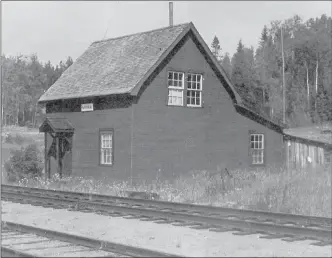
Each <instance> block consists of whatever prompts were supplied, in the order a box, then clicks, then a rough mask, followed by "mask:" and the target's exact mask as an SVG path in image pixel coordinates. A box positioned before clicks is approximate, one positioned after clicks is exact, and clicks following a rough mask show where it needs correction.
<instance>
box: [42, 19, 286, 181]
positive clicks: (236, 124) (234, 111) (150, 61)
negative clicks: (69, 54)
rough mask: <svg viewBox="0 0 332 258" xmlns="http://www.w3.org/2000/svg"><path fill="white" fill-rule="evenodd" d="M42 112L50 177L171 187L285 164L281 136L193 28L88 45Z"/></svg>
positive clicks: (46, 96)
mask: <svg viewBox="0 0 332 258" xmlns="http://www.w3.org/2000/svg"><path fill="white" fill-rule="evenodd" d="M39 103H41V104H45V105H46V116H47V119H46V120H45V121H44V123H43V124H42V126H41V127H40V131H42V132H45V147H46V148H45V159H46V161H47V162H45V164H46V171H48V172H49V171H51V172H52V173H53V172H59V173H62V174H63V175H75V176H87V175H88V176H94V177H98V178H100V177H104V176H106V177H113V178H119V179H121V178H122V179H128V178H130V177H132V178H133V179H154V178H155V177H156V175H157V174H159V175H161V177H162V178H168V179H171V178H174V177H175V176H177V175H179V174H183V173H188V172H190V171H192V170H216V168H217V167H218V166H221V167H227V168H228V169H234V168H252V167H253V168H256V167H262V166H267V165H278V166H279V165H281V164H282V163H283V161H284V158H285V151H284V143H283V140H284V139H283V137H284V136H283V133H282V130H283V128H282V127H281V126H280V125H277V124H276V123H273V122H271V121H269V120H268V119H267V118H265V117H263V116H261V115H259V114H257V113H255V112H253V111H252V110H250V109H248V108H247V107H245V106H244V105H243V102H242V100H241V97H240V96H239V94H238V93H237V92H236V90H235V89H234V87H233V86H232V84H231V82H230V80H229V78H227V76H226V74H225V72H224V70H223V69H222V67H221V66H220V64H219V62H218V61H217V60H216V58H215V57H214V56H213V55H212V53H211V51H210V50H209V48H208V46H207V44H206V43H205V42H204V40H203V39H202V37H201V36H200V35H199V33H198V32H197V30H196V28H195V27H194V25H193V24H192V23H187V24H181V25H176V26H169V27H165V28H161V29H157V30H153V31H148V32H144V33H137V34H133V35H128V36H124V37H119V38H113V39H107V40H102V41H97V42H94V43H93V44H91V46H90V47H89V48H88V49H87V50H86V51H85V52H84V53H83V54H82V55H81V56H80V57H79V58H78V59H77V60H76V61H75V62H74V64H73V65H72V66H70V67H69V69H68V70H66V71H65V72H64V73H63V75H62V76H61V77H60V78H59V79H58V80H57V81H56V83H54V85H52V86H51V87H50V88H49V90H48V91H47V92H45V94H44V95H42V97H41V98H40V100H39ZM59 157H60V159H59Z"/></svg>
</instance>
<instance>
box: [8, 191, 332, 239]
mask: <svg viewBox="0 0 332 258" xmlns="http://www.w3.org/2000/svg"><path fill="white" fill-rule="evenodd" d="M1 191H2V195H1V199H3V200H8V201H12V202H19V203H29V204H32V205H40V206H44V207H52V208H59V209H69V210H77V211H82V212H94V213H97V214H102V215H108V216H115V217H116V216H118V217H119V216H122V217H125V218H128V219H129V218H134V219H140V220H146V221H154V222H156V223H171V224H173V225H178V226H190V227H192V228H197V229H209V230H211V231H217V232H225V231H234V232H233V234H236V235H249V234H261V236H260V237H261V238H271V239H272V238H281V239H283V240H285V241H298V240H306V239H310V240H316V241H318V242H314V243H312V244H314V245H331V244H332V231H331V225H332V220H331V218H323V217H309V216H300V215H292V214H284V213H270V212H263V211H252V210H240V209H232V208H221V207H212V206H202V205H193V204H182V203H172V202H164V201H153V200H143V199H132V198H126V197H116V196H106V195H97V194H88V193H77V192H68V191H55V190H45V189H38V188H27V187H18V186H9V185H2V190H1Z"/></svg>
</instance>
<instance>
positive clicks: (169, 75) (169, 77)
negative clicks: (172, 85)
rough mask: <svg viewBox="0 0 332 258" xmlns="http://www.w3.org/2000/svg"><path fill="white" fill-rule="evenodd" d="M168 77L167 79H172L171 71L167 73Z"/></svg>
mask: <svg viewBox="0 0 332 258" xmlns="http://www.w3.org/2000/svg"><path fill="white" fill-rule="evenodd" d="M168 79H169V80H172V79H173V73H172V72H169V73H168Z"/></svg>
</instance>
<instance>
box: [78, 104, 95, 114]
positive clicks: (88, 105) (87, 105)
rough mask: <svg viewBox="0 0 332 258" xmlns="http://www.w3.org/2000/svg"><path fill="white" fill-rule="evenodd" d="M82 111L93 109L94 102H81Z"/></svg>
mask: <svg viewBox="0 0 332 258" xmlns="http://www.w3.org/2000/svg"><path fill="white" fill-rule="evenodd" d="M81 111H82V112H86V111H93V103H87V104H81Z"/></svg>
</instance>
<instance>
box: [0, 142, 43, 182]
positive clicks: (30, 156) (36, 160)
mask: <svg viewBox="0 0 332 258" xmlns="http://www.w3.org/2000/svg"><path fill="white" fill-rule="evenodd" d="M10 154H11V157H10V158H9V160H8V161H6V162H5V169H6V171H7V179H8V181H9V182H17V181H19V180H21V179H23V178H36V177H40V176H41V175H42V171H43V161H42V158H41V152H40V150H39V149H38V147H37V145H36V144H30V145H28V146H26V147H22V148H21V149H20V150H11V152H10Z"/></svg>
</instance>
